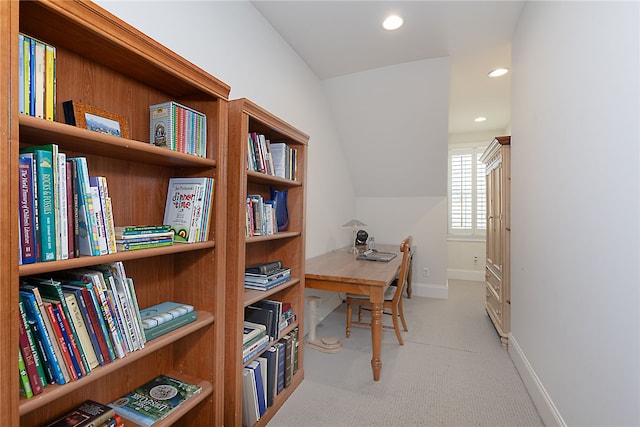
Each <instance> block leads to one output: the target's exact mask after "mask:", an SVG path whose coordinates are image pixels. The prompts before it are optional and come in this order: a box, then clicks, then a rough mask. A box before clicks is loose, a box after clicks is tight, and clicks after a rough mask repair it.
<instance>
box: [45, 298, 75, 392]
mask: <svg viewBox="0 0 640 427" xmlns="http://www.w3.org/2000/svg"><path fill="white" fill-rule="evenodd" d="M43 302H44V308H45V311H46V312H47V316H48V317H49V320H50V321H51V326H52V327H53V332H54V333H55V335H56V339H57V340H58V344H59V347H60V352H61V353H62V357H63V359H64V363H65V365H66V366H67V371H68V372H69V375H70V376H71V379H72V380H77V379H78V373H77V372H78V371H76V369H75V367H74V364H73V362H72V361H71V355H70V354H69V347H68V346H67V342H66V341H65V339H64V336H63V334H62V329H61V327H60V323H59V322H58V318H57V317H56V314H55V312H54V306H53V304H52V303H51V302H48V301H43Z"/></svg>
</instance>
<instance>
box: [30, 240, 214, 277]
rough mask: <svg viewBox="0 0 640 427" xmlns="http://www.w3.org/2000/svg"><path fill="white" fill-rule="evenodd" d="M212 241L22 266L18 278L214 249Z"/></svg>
mask: <svg viewBox="0 0 640 427" xmlns="http://www.w3.org/2000/svg"><path fill="white" fill-rule="evenodd" d="M215 245H216V243H215V241H214V240H210V241H207V242H200V243H174V244H173V245H171V246H163V247H159V248H151V249H138V250H135V251H125V252H116V253H115V254H109V255H101V256H81V257H79V258H72V259H69V260H64V261H49V262H36V263H34V264H24V265H21V266H20V267H19V272H20V276H31V275H34V274H42V273H48V272H52V271H61V270H69V269H72V268H81V267H88V266H90V265H96V264H108V263H112V262H116V261H128V260H132V259H141V258H149V257H157V256H162V255H168V254H177V253H180V252H189V251H199V250H204V249H211V248H213V247H215Z"/></svg>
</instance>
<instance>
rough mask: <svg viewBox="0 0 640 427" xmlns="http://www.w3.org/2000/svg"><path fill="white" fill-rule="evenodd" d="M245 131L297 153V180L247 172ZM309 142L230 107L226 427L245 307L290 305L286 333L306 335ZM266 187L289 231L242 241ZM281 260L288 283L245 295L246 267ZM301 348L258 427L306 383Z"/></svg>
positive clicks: (237, 386) (233, 410)
mask: <svg viewBox="0 0 640 427" xmlns="http://www.w3.org/2000/svg"><path fill="white" fill-rule="evenodd" d="M249 132H256V133H259V134H263V135H265V137H266V139H269V140H270V141H271V142H276V141H278V142H285V143H287V144H288V145H290V146H291V147H293V148H295V149H297V153H298V154H297V172H296V180H295V181H294V180H289V179H282V178H277V177H275V176H270V175H267V174H263V173H259V172H253V171H247V151H248V144H247V138H248V134H249ZM308 140H309V137H308V136H307V135H306V134H304V133H303V132H301V131H299V130H297V129H296V128H294V127H292V126H291V125H289V124H287V123H285V122H284V121H283V120H281V119H279V118H278V117H276V116H274V115H273V114H271V113H269V112H267V111H265V110H264V109H262V108H261V107H259V106H258V105H256V104H254V103H253V102H251V101H249V100H247V99H237V100H233V101H230V102H229V162H228V174H229V175H228V184H229V187H228V195H229V214H228V223H229V235H228V240H227V241H228V244H227V254H226V255H227V290H226V300H227V308H226V309H227V316H226V319H225V328H226V337H225V346H226V352H225V425H228V426H232V425H233V426H240V425H242V368H243V366H244V365H246V364H243V363H242V331H243V321H244V308H245V307H247V306H248V305H250V304H253V303H255V302H257V301H259V300H262V299H273V300H278V301H283V302H289V303H290V304H291V306H292V308H293V311H294V312H295V313H296V316H297V321H296V322H295V323H294V324H292V325H290V326H289V327H288V328H287V329H286V330H284V331H283V334H284V333H288V332H290V331H291V330H292V329H293V328H294V327H298V328H299V335H298V336H299V339H300V340H302V337H303V336H304V332H303V326H304V262H305V256H304V251H305V188H306V183H305V177H306V159H307V150H306V149H307V142H308ZM270 187H275V188H277V189H280V190H283V189H288V200H287V204H288V211H289V227H288V229H287V231H283V232H279V233H276V234H273V235H267V236H253V237H245V224H246V197H247V195H248V194H261V195H262V196H263V197H264V198H265V200H267V199H270V195H269V192H270ZM274 260H282V261H283V262H284V265H285V266H286V267H290V268H291V280H290V281H289V282H287V283H286V284H283V285H281V286H278V287H276V288H274V289H271V290H269V291H257V290H245V289H244V269H245V265H249V264H254V263H259V262H267V261H274ZM302 362H303V346H302V344H300V345H299V350H298V363H299V367H298V371H297V373H296V374H295V376H294V377H293V379H292V382H291V385H290V386H289V387H287V388H285V389H284V390H283V391H282V392H281V393H280V394H278V396H277V397H276V399H275V403H274V404H273V406H271V407H270V408H268V409H267V412H266V413H265V414H264V415H263V416H262V418H261V419H260V420H259V421H258V423H257V424H256V425H258V426H263V425H266V424H267V422H268V421H269V420H270V419H271V418H272V417H273V415H274V414H275V413H276V412H277V411H278V409H279V408H280V407H281V406H282V404H283V403H284V402H285V401H286V400H287V398H288V397H289V396H290V395H291V393H293V391H294V390H295V389H296V388H297V387H298V385H300V383H301V382H302V380H303V378H304V369H303V363H302Z"/></svg>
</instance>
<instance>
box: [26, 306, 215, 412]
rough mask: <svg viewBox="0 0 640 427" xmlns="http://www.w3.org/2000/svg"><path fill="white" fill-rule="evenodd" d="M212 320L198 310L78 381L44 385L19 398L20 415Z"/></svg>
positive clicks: (103, 375)
mask: <svg viewBox="0 0 640 427" xmlns="http://www.w3.org/2000/svg"><path fill="white" fill-rule="evenodd" d="M213 321H214V319H213V315H212V314H211V313H207V312H203V311H200V312H198V319H197V320H196V321H194V322H192V323H189V324H188V325H185V326H183V327H182V328H180V329H176V330H175V331H172V332H169V333H168V334H166V335H163V336H161V337H158V338H156V339H154V340H151V341H149V342H147V343H146V344H145V347H144V349H143V350H138V351H134V352H132V353H129V354H128V355H127V357H125V358H123V359H118V360H115V361H114V362H113V363H110V364H108V365H105V366H101V367H99V368H96V369H95V370H93V371H92V372H91V375H88V376H86V377H84V378H81V379H79V380H78V381H74V382H71V383H68V384H64V385H57V384H51V385H48V386H47V387H45V389H44V392H43V394H41V395H39V396H37V397H34V398H31V399H20V415H24V414H27V413H29V412H32V411H34V410H36V409H38V408H41V407H42V406H44V405H47V404H49V403H51V402H54V401H55V400H56V399H59V398H61V397H64V396H66V395H67V394H68V393H70V392H72V391H75V390H78V389H81V388H83V387H85V386H87V385H88V384H89V383H92V382H95V381H99V380H100V379H102V378H103V377H105V376H108V375H110V374H111V373H113V372H116V371H117V370H120V369H123V368H125V367H126V366H127V365H130V364H132V363H133V362H136V361H137V360H140V359H141V358H144V357H145V356H148V355H149V353H152V352H154V351H157V350H160V349H161V348H163V347H166V346H168V345H170V344H172V343H174V342H175V341H177V340H179V339H181V338H183V337H185V336H187V335H189V334H191V333H193V332H195V331H197V330H199V329H202V328H204V327H206V326H208V325H210V324H212V323H213Z"/></svg>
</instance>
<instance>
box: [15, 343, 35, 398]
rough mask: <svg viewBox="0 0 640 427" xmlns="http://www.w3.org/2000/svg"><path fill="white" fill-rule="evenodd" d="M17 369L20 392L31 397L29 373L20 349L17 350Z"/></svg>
mask: <svg viewBox="0 0 640 427" xmlns="http://www.w3.org/2000/svg"><path fill="white" fill-rule="evenodd" d="M18 371H19V374H20V394H21V395H23V396H24V397H26V398H27V399H30V398H32V397H33V389H32V388H31V383H30V382H29V374H28V373H27V366H26V365H25V363H24V358H23V357H22V351H20V350H18Z"/></svg>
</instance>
